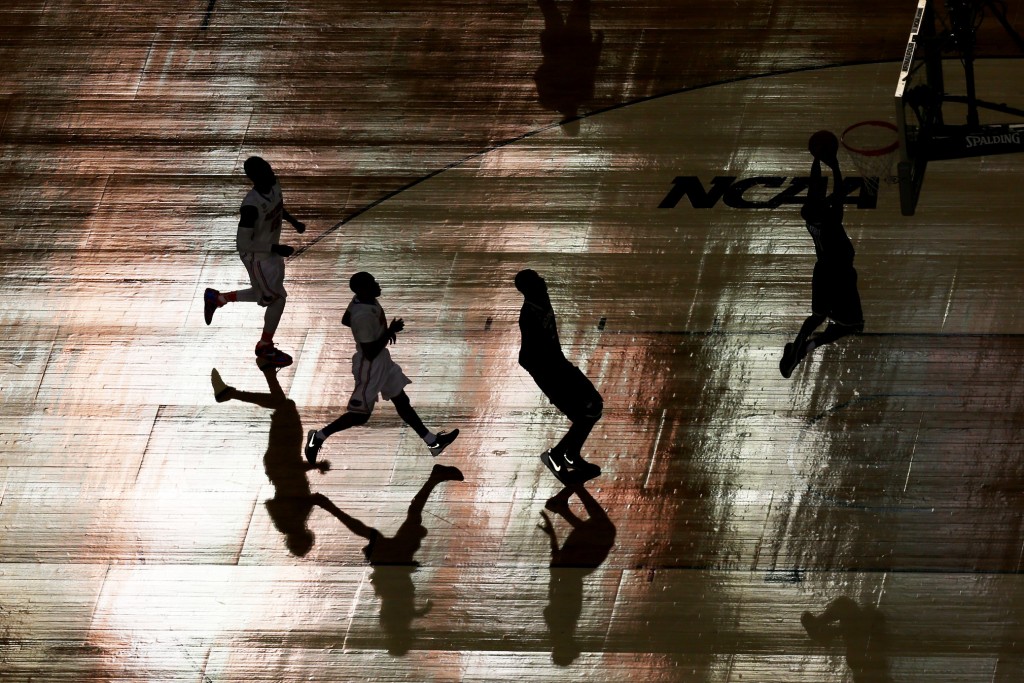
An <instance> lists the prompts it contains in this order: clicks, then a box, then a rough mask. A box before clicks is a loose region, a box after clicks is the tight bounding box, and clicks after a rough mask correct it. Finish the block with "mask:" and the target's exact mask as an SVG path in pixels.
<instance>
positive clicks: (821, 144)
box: [807, 130, 839, 159]
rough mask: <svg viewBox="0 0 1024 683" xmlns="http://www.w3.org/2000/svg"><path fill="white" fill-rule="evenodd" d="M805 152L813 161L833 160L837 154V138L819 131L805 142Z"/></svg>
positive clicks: (830, 133)
mask: <svg viewBox="0 0 1024 683" xmlns="http://www.w3.org/2000/svg"><path fill="white" fill-rule="evenodd" d="M807 151H808V152H810V153H811V156H813V157H814V158H815V159H835V158H836V154H838V153H839V138H837V137H836V136H835V134H834V133H832V132H831V131H828V130H819V131H818V132H817V133H815V134H814V135H812V136H811V137H810V138H809V139H808V140H807Z"/></svg>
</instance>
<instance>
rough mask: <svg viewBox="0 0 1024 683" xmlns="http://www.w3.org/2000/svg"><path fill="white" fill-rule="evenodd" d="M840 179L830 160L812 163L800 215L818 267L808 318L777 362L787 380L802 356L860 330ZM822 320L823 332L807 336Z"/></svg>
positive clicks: (836, 163)
mask: <svg viewBox="0 0 1024 683" xmlns="http://www.w3.org/2000/svg"><path fill="white" fill-rule="evenodd" d="M822 162H824V163H825V164H826V165H828V166H829V168H831V169H832V180H833V189H832V194H830V195H829V194H826V186H827V180H826V179H825V178H824V177H823V176H822V174H821V164H822ZM843 197H844V193H843V174H842V172H841V171H840V170H839V160H838V158H837V157H836V156H835V155H834V154H829V155H828V156H826V157H824V158H817V157H816V158H815V159H814V162H813V164H812V165H811V185H810V190H809V191H808V197H807V202H806V203H805V204H804V206H803V208H802V209H801V211H800V215H801V216H802V217H803V219H804V221H805V222H806V223H807V232H809V233H810V234H811V238H812V239H813V240H814V253H815V255H816V256H817V261H816V262H815V264H814V274H813V275H812V276H811V315H809V316H808V317H807V319H806V320H804V324H803V325H802V326H801V327H800V332H798V333H797V335H796V339H795V340H794V341H792V342H790V343H788V344H786V348H785V350H784V351H783V354H782V360H781V361H780V362H779V371H780V372H781V373H782V376H783V377H787V378H788V377H789V376H790V375H792V374H793V370H794V369H795V368H796V366H797V365H798V364H799V363H800V361H801V360H803V359H804V358H805V357H806V356H807V354H809V353H811V352H812V351H813V350H814V349H815V348H817V347H819V346H824V345H825V344H831V343H832V342H834V341H836V340H837V339H841V338H842V337H845V336H847V335H850V334H856V333H858V332H861V331H863V330H864V313H863V311H862V310H861V305H860V294H859V293H858V292H857V271H856V270H854V268H853V257H854V249H853V243H852V242H851V241H850V238H849V237H848V236H847V234H846V230H845V229H844V228H843ZM826 320H828V321H829V323H828V327H826V328H825V329H824V331H822V332H821V333H820V334H817V335H814V336H812V333H813V332H814V331H815V330H816V329H817V328H818V327H819V326H820V325H821V324H822V323H824V322H825V321H826Z"/></svg>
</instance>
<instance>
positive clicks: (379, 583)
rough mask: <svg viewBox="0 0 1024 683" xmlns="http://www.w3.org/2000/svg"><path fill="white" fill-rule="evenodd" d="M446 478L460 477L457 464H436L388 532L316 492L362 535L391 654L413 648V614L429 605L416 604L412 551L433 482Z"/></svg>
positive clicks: (331, 510)
mask: <svg viewBox="0 0 1024 683" xmlns="http://www.w3.org/2000/svg"><path fill="white" fill-rule="evenodd" d="M445 481H463V475H462V472H461V471H460V470H459V469H458V468H457V467H450V466H447V465H434V468H433V469H432V470H431V471H430V476H429V477H428V478H427V481H426V482H424V484H423V486H422V487H421V488H420V490H419V491H418V492H417V493H416V495H415V496H414V497H413V499H412V503H410V504H409V510H408V512H407V513H406V517H405V521H404V522H402V525H401V526H400V527H399V528H398V531H397V532H396V533H395V535H394V536H390V537H388V536H384V535H383V534H382V533H380V532H379V531H378V530H377V529H374V528H373V527H371V526H369V525H367V524H365V523H363V522H361V521H360V520H358V519H356V518H355V517H352V516H351V515H349V514H348V513H346V512H345V511H344V510H342V509H340V508H339V507H338V506H337V505H335V504H334V503H332V502H331V501H330V500H329V499H328V498H327V497H326V496H323V495H321V494H317V495H316V496H315V498H316V499H317V500H316V504H317V505H319V506H320V507H322V508H323V509H324V510H326V511H327V512H329V513H331V514H332V515H334V516H335V517H337V518H338V520H339V521H340V522H341V523H342V524H344V525H345V526H346V527H348V529H349V531H351V532H352V533H354V534H355V535H356V536H360V537H362V538H365V539H366V546H365V547H364V548H363V555H364V556H365V557H366V560H367V562H369V563H370V565H371V566H372V567H373V572H372V573H371V574H370V583H371V585H373V591H374V593H376V595H377V597H378V599H380V626H381V629H382V630H383V632H384V637H385V639H386V641H387V648H388V652H389V653H390V654H392V655H397V656H401V655H404V654H406V653H407V652H409V650H410V649H412V645H413V642H414V641H415V639H416V632H415V631H414V629H413V627H412V622H413V619H416V618H418V617H422V616H424V615H426V614H427V613H428V612H430V610H431V608H432V606H433V605H432V603H431V602H430V601H429V600H427V601H426V602H425V603H424V605H423V606H422V607H417V606H416V586H415V585H414V584H413V580H412V575H413V573H414V572H415V571H416V568H417V567H419V563H418V562H417V561H416V560H415V559H414V557H415V555H416V553H417V552H418V551H419V549H420V544H421V542H422V541H423V539H424V538H425V537H426V535H427V529H426V527H424V526H423V508H424V507H425V506H426V504H427V500H428V499H429V498H430V494H431V493H432V492H433V490H434V488H435V487H436V486H437V485H438V484H441V483H442V482H445Z"/></svg>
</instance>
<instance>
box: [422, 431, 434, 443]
mask: <svg viewBox="0 0 1024 683" xmlns="http://www.w3.org/2000/svg"><path fill="white" fill-rule="evenodd" d="M423 442H424V443H425V444H427V445H428V446H433V445H434V444H435V443H437V434H435V433H434V432H427V433H426V434H425V435H424V436H423Z"/></svg>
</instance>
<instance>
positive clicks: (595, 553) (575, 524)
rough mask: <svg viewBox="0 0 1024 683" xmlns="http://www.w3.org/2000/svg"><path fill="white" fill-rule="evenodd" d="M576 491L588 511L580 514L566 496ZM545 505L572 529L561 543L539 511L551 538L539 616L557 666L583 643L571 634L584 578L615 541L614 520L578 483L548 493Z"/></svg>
mask: <svg viewBox="0 0 1024 683" xmlns="http://www.w3.org/2000/svg"><path fill="white" fill-rule="evenodd" d="M573 494H576V496H577V497H578V498H579V499H580V502H581V503H583V507H584V509H585V510H586V512H587V519H582V518H580V517H579V516H577V515H576V513H574V512H573V511H572V508H571V507H570V506H569V498H570V497H571V496H572V495H573ZM544 507H546V508H547V509H548V510H550V511H551V512H553V513H555V514H557V515H559V516H560V517H562V518H563V519H564V520H565V521H567V522H568V523H569V526H571V527H572V530H571V531H570V532H569V535H568V536H566V538H565V540H564V541H563V542H562V544H561V545H559V544H558V537H557V534H556V532H555V527H554V525H553V524H552V522H551V518H550V517H548V515H547V514H546V513H545V512H543V511H542V512H541V513H540V514H541V516H542V517H543V518H544V522H543V523H542V524H539V525H538V526H539V528H540V529H541V531H543V532H544V533H545V534H547V536H548V539H549V540H550V542H551V565H550V569H551V582H550V583H549V584H548V606H547V607H545V608H544V621H545V622H546V623H547V625H548V632H549V633H550V635H551V660H552V661H553V662H554V663H555V664H557V665H558V666H568V665H570V664H572V663H573V662H574V661H575V660H576V658H577V657H578V656H579V655H580V652H581V651H582V648H581V647H580V644H579V642H578V641H577V639H576V625H577V623H578V622H579V618H580V614H581V613H582V611H583V580H584V579H585V578H586V577H587V575H588V574H590V573H591V572H593V571H594V570H595V569H597V568H598V567H599V566H601V563H603V562H604V561H605V559H606V558H607V557H608V553H609V552H610V551H611V549H612V547H613V546H614V545H615V533H616V530H615V524H613V523H612V521H611V519H609V518H608V513H606V512H605V510H604V508H602V507H601V505H600V503H598V502H597V501H596V500H594V497H593V496H591V495H590V493H589V492H588V491H587V490H586V489H585V488H583V485H582V484H573V485H571V486H569V487H567V488H564V489H562V490H561V491H560V492H559V493H557V494H556V495H555V496H553V497H552V498H550V499H549V500H548V501H547V503H545V505H544Z"/></svg>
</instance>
